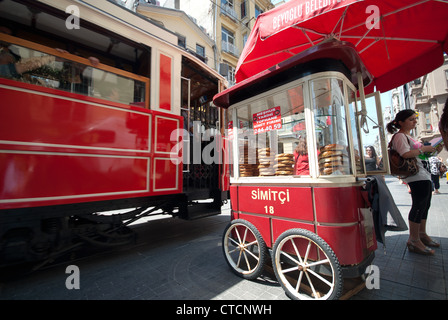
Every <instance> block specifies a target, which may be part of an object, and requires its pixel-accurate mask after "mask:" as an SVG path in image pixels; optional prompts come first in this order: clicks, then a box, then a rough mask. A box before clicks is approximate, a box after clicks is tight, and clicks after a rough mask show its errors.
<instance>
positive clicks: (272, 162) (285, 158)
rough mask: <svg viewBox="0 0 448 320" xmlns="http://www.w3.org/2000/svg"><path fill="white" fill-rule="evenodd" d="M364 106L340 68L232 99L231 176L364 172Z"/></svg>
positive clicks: (327, 175)
mask: <svg viewBox="0 0 448 320" xmlns="http://www.w3.org/2000/svg"><path fill="white" fill-rule="evenodd" d="M360 110H361V107H360V103H359V99H358V97H357V96H356V88H355V87H354V86H353V84H352V83H351V82H350V81H349V80H348V79H347V78H346V77H345V76H344V75H343V74H342V73H339V72H323V73H317V74H314V75H311V76H307V77H304V78H302V79H299V80H296V81H293V82H291V83H288V84H286V85H283V86H280V87H278V88H275V89H272V90H269V91H267V92H264V93H262V94H260V95H258V96H255V97H252V98H250V99H247V100H244V101H241V102H239V103H237V104H234V105H232V106H231V107H229V109H228V110H227V120H228V123H227V129H228V130H227V136H228V139H229V140H230V142H231V143H230V146H231V148H230V157H231V162H232V166H231V177H232V178H233V179H234V180H235V179H239V181H244V179H246V178H247V179H251V180H252V179H255V178H267V179H272V178H274V177H277V178H283V179H286V180H287V179H290V180H292V181H294V179H297V178H302V179H303V178H310V179H316V178H330V179H332V178H333V177H347V178H349V179H350V178H351V179H353V178H356V177H365V176H366V173H367V172H366V166H365V164H364V160H365V159H364V150H363V147H362V146H363V144H362V139H363V137H362V128H361V125H360V120H361V116H362V113H361V112H360ZM379 110H381V108H380V109H379ZM377 111H378V110H377ZM380 112H381V111H380ZM380 114H381V113H380Z"/></svg>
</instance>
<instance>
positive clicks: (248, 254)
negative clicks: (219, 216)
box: [222, 219, 268, 279]
mask: <svg viewBox="0 0 448 320" xmlns="http://www.w3.org/2000/svg"><path fill="white" fill-rule="evenodd" d="M222 248H223V252H224V256H225V257H226V261H227V263H228V264H229V266H230V267H231V268H232V271H233V272H234V273H236V274H237V275H239V276H240V277H243V278H244V279H255V278H257V277H258V276H259V275H260V274H261V272H262V271H263V268H264V265H265V263H266V259H267V257H268V252H267V249H266V244H265V242H264V241H263V238H262V236H261V234H260V232H258V230H257V228H255V227H254V225H253V224H251V223H250V222H248V221H246V220H241V219H237V220H233V221H231V222H230V223H229V224H228V225H227V227H226V229H225V230H224V235H223V239H222Z"/></svg>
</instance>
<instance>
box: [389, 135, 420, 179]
mask: <svg viewBox="0 0 448 320" xmlns="http://www.w3.org/2000/svg"><path fill="white" fill-rule="evenodd" d="M394 137H395V135H393V136H392V139H391V140H390V142H389V146H388V150H387V152H388V154H389V167H390V173H391V174H392V175H394V176H396V177H398V178H399V179H405V178H408V177H412V176H414V175H416V174H417V173H418V170H419V169H418V165H417V158H415V157H414V158H403V157H402V156H400V154H399V153H398V152H397V151H396V150H394V149H393V148H392V141H393V139H394ZM408 142H409V138H408Z"/></svg>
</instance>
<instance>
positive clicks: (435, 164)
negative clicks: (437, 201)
mask: <svg viewBox="0 0 448 320" xmlns="http://www.w3.org/2000/svg"><path fill="white" fill-rule="evenodd" d="M441 165H442V159H441V158H439V157H436V156H432V157H430V158H429V168H430V172H431V180H432V183H433V184H434V191H433V193H432V194H440V192H439V189H440V167H441Z"/></svg>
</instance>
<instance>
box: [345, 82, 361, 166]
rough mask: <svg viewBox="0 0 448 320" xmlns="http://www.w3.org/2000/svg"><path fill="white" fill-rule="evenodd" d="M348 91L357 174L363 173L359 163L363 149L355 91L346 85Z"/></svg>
mask: <svg viewBox="0 0 448 320" xmlns="http://www.w3.org/2000/svg"><path fill="white" fill-rule="evenodd" d="M347 92H348V111H349V113H350V127H351V128H352V137H353V150H354V156H355V166H356V173H357V174H364V167H363V166H362V165H361V160H362V158H363V150H362V148H361V143H360V141H361V130H360V127H359V121H358V117H357V116H356V112H357V111H359V110H358V107H359V106H358V103H357V99H356V92H355V91H353V90H352V89H351V88H350V87H348V86H347Z"/></svg>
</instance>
